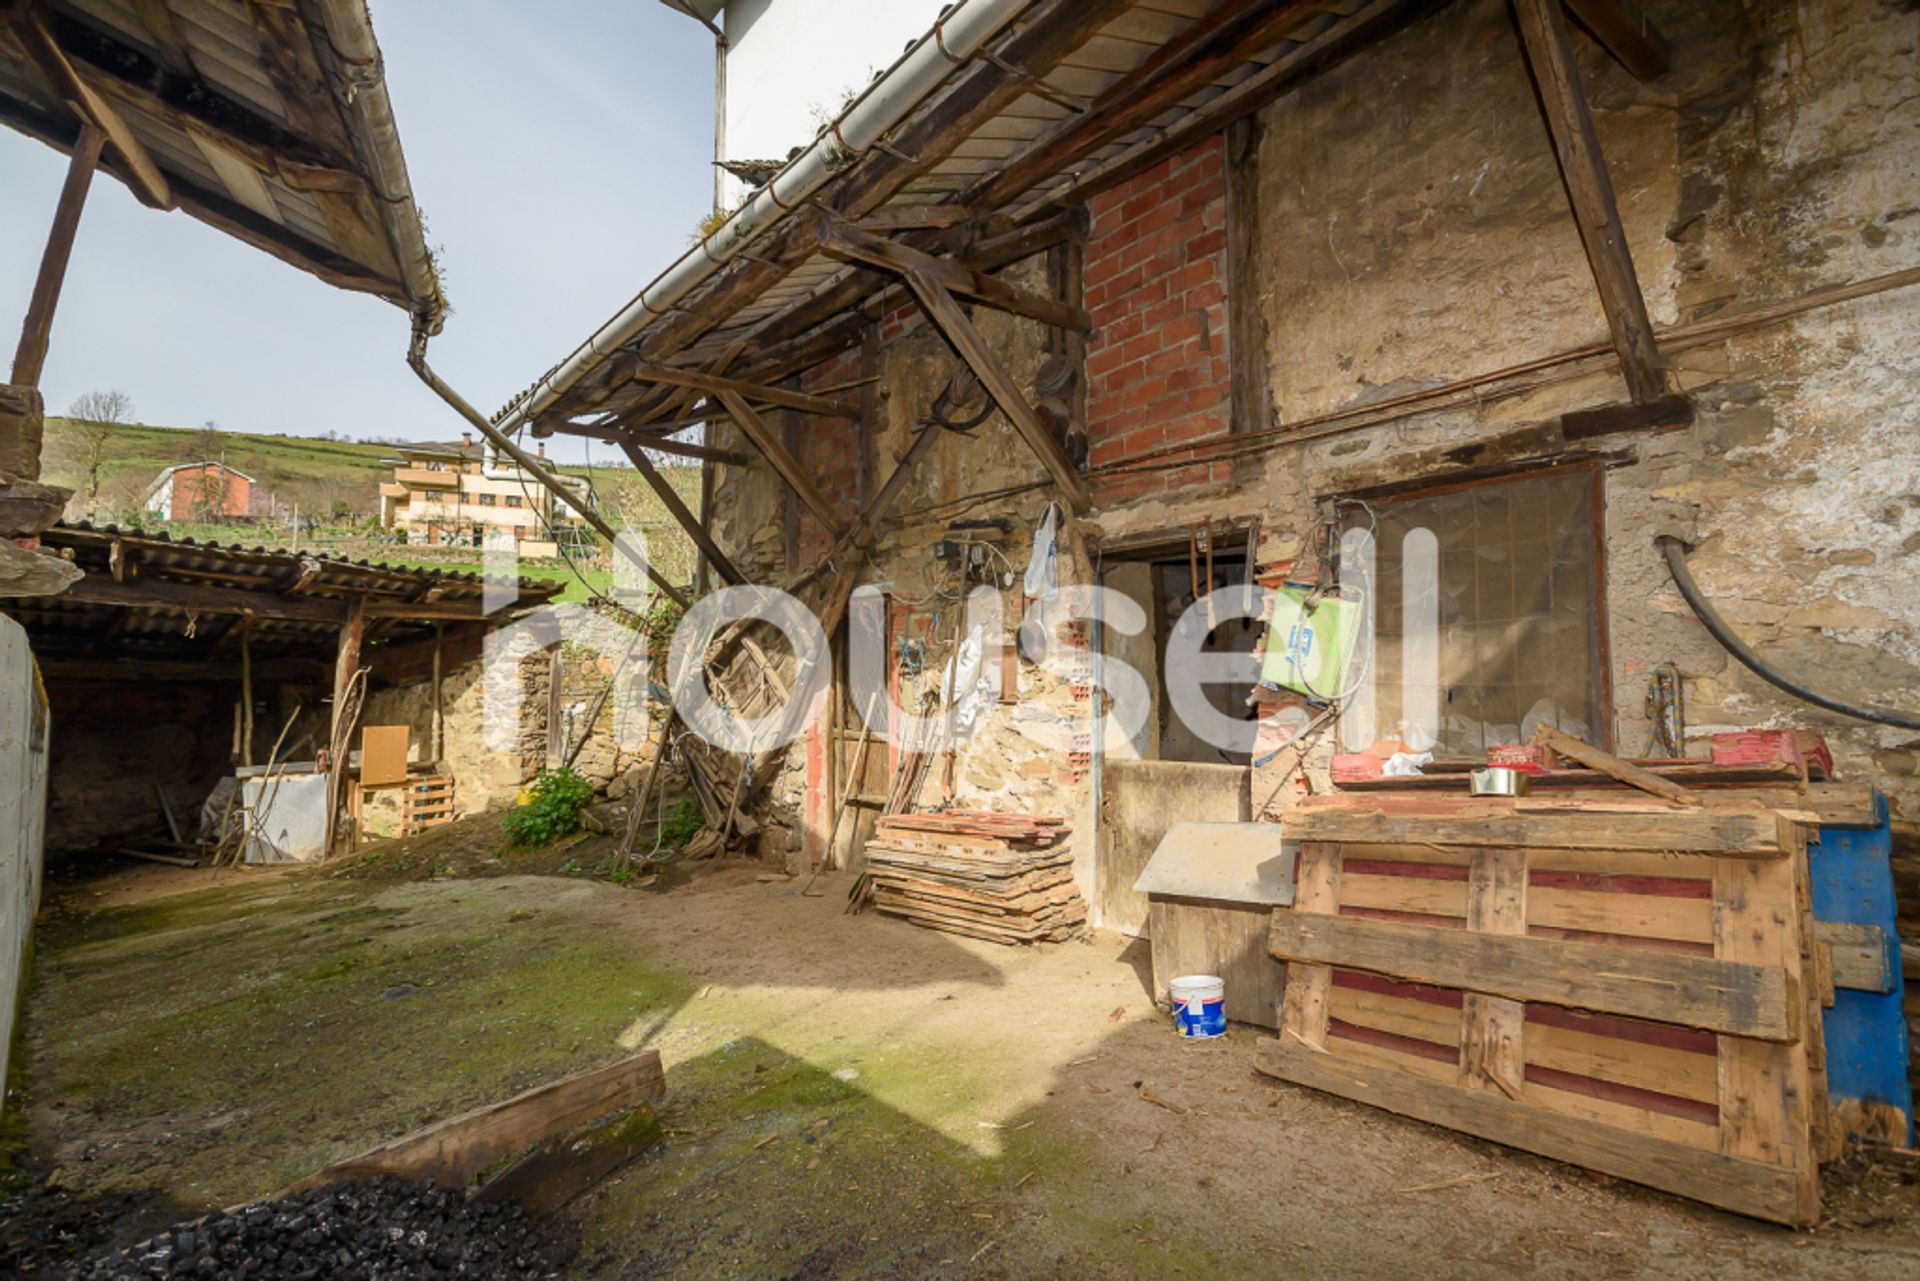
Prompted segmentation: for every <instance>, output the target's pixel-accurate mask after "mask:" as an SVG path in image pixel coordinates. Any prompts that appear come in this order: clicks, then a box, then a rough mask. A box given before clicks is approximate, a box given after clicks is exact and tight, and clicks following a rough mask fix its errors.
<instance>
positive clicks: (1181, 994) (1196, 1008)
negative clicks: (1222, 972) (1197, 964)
mask: <svg viewBox="0 0 1920 1281" xmlns="http://www.w3.org/2000/svg"><path fill="white" fill-rule="evenodd" d="M1167 996H1168V999H1169V1000H1170V1001H1171V1002H1172V1003H1173V1030H1174V1031H1176V1032H1178V1033H1179V1034H1180V1035H1181V1036H1183V1037H1187V1038H1189V1039H1191V1040H1195V1041H1207V1040H1211V1039H1213V1038H1214V1037H1216V1036H1225V1035H1226V1034H1227V985H1226V982H1225V981H1224V980H1222V979H1219V978H1216V977H1214V976H1213V975H1211V974H1189V975H1187V976H1186V977H1184V978H1177V979H1175V980H1174V981H1173V982H1172V983H1170V984H1168V986H1167Z"/></svg>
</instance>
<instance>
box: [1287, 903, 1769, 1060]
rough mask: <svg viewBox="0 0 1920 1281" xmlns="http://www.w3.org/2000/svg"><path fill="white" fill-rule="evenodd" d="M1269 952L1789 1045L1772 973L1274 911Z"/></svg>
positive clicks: (1700, 959) (1610, 949)
mask: <svg viewBox="0 0 1920 1281" xmlns="http://www.w3.org/2000/svg"><path fill="white" fill-rule="evenodd" d="M1268 947H1269V949H1270V950H1271V951H1272V953H1273V954H1274V955H1275V956H1277V957H1279V958H1281V959H1282V960H1286V961H1301V962H1305V963H1306V964H1308V965H1332V966H1340V967H1343V968H1348V969H1356V970H1365V971H1367V972H1368V973H1370V974H1384V975H1387V976H1389V977H1390V978H1396V979H1402V980H1405V981H1406V982H1409V983H1431V984H1434V985H1436V986H1439V987H1452V988H1460V989H1462V990H1464V991H1468V992H1484V993H1486V994H1487V995H1489V996H1498V997H1504V998H1506V999H1507V1000H1510V1001H1541V1002H1544V1003H1546V1004H1548V1005H1558V1006H1563V1007H1565V1008H1567V1009H1574V1010H1594V1011H1596V1012H1599V1013H1602V1014H1622V1015H1625V1016H1627V1017H1629V1018H1637V1019H1651V1020H1653V1021H1654V1022H1657V1023H1672V1024H1675V1025H1677V1026H1679V1027H1690V1028H1698V1029H1700V1030H1701V1031H1705V1032H1718V1033H1723V1034H1725V1035H1728V1036H1738V1037H1743V1038H1747V1039H1752V1040H1760V1041H1771V1042H1776V1043H1780V1044H1785V1043H1787V1042H1790V1041H1795V1040H1798V1039H1799V1036H1800V1027H1801V1019H1800V1012H1801V1001H1800V993H1799V992H1798V990H1797V989H1796V986H1795V984H1794V983H1793V981H1792V977H1791V976H1790V975H1789V974H1788V973H1787V972H1786V970H1784V969H1782V968H1781V967H1780V966H1778V965H1761V964H1754V963H1749V962H1744V961H1723V960H1719V959H1717V958H1715V957H1711V956H1694V955H1692V954H1690V953H1685V952H1663V951H1655V950H1653V949H1651V948H1632V947H1621V946H1619V945H1618V944H1614V943H1585V942H1578V941H1575V940H1571V939H1549V938H1530V937H1527V936H1524V935H1507V934H1483V933H1479V932H1478V931H1475V930H1470V929H1468V930H1462V929H1453V928H1450V927H1448V926H1443V925H1409V924H1407V923H1406V922H1404V921H1376V920H1372V919H1369V918H1363V917H1355V916H1323V915H1321V914H1319V913H1317V912H1301V911H1278V912H1275V913H1274V914H1273V925H1272V929H1271V931H1270V933H1269V936H1268Z"/></svg>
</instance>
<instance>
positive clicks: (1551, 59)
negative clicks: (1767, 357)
mask: <svg viewBox="0 0 1920 1281" xmlns="http://www.w3.org/2000/svg"><path fill="white" fill-rule="evenodd" d="M1513 14H1514V21H1515V23H1516V24H1517V25H1518V26H1519V28H1520V41H1521V45H1522V47H1523V48H1524V50H1525V52H1526V59H1527V65H1528V66H1529V67H1530V68H1531V69H1532V71H1533V79H1534V84H1535V86H1536V87H1537V88H1538V89H1539V91H1540V108H1541V111H1542V112H1543V113H1544V114H1545V116H1546V119H1547V131H1548V133H1549V134H1551V135H1552V138H1553V147H1554V155H1555V156H1556V157H1557V158H1558V160H1559V162H1560V176H1561V178H1562V179H1563V180H1564V182H1565V183H1566V188H1567V200H1568V202H1569V203H1570V204H1571V205H1572V207H1573V220H1574V223H1575V225H1577V226H1578V227H1579V229H1580V242H1581V244H1583V245H1584V246H1585V247H1586V251H1587V265H1588V267H1589V268H1591V269H1592V271H1593V281H1594V284H1595V285H1596V286H1597V287H1598V289H1599V292H1600V304H1601V307H1602V308H1603V309H1604V310H1605V311H1606V314H1607V328H1608V330H1609V331H1610V332H1611V333H1612V335H1613V345H1614V350H1615V351H1616V352H1618V353H1619V356H1620V370H1621V373H1622V374H1624V375H1625V377H1626V380H1627V390H1628V392H1629V394H1631V395H1632V397H1633V399H1634V400H1635V401H1636V402H1645V401H1650V400H1658V399H1659V398H1660V397H1662V396H1664V395H1665V394H1666V391H1667V379H1666V374H1665V372H1664V370H1663V369H1662V368H1661V364H1660V350H1659V347H1658V346H1657V345H1656V344H1655V342H1654V339H1653V322H1652V320H1650V319H1649V318H1648V316H1647V302H1646V298H1645V296H1644V295H1642V294H1641V292H1640V278H1639V276H1638V275H1637V274H1636V273H1635V271H1634V267H1633V254H1632V253H1631V251H1630V250H1629V249H1628V246H1627V233H1626V230H1625V228H1623V227H1622V226H1621V223H1620V207H1619V204H1618V203H1617V202H1616V201H1615V199H1614V194H1613V180H1612V179H1611V178H1609V177H1608V176H1607V162H1606V157H1605V156H1604V155H1602V154H1601V151H1600V135H1599V134H1598V133H1597V132H1596V131H1595V129H1594V125H1593V111H1592V108H1591V107H1589V106H1588V104H1587V95H1586V91H1585V90H1584V89H1583V88H1582V87H1581V84H1580V69H1579V67H1578V65H1577V64H1576V63H1575V62H1574V60H1573V45H1572V41H1571V39H1570V37H1569V36H1568V34H1567V18H1566V14H1565V13H1564V12H1563V11H1562V10H1561V7H1560V0H1513Z"/></svg>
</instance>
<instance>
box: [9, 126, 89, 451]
mask: <svg viewBox="0 0 1920 1281" xmlns="http://www.w3.org/2000/svg"><path fill="white" fill-rule="evenodd" d="M106 141H107V136H106V134H105V133H103V132H101V131H100V130H99V129H96V128H95V127H94V126H92V125H82V126H81V127H80V138H79V141H77V142H75V143H74V144H73V154H72V155H71V156H70V157H68V160H67V180H66V182H65V183H64V184H62V186H61V188H60V202H59V203H58V204H57V205H55V206H54V212H53V227H52V228H51V229H50V230H49V231H48V232H47V244H46V248H45V249H43V250H42V251H41V254H40V273H39V274H38V275H37V276H35V277H34V280H33V294H32V296H31V297H30V298H29V299H28V302H27V319H26V322H25V323H24V324H23V325H22V326H21V328H20V343H19V346H17V347H16V348H15V349H14V353H13V377H12V381H13V382H14V383H15V384H16V385H18V386H22V387H38V386H39V385H40V373H41V371H42V370H43V369H44V368H45V367H46V363H47V343H48V340H49V338H50V337H51V335H52V333H53V316H54V312H55V311H56V310H58V309H59V306H60V288H61V286H62V285H63V284H65V283H66V279H67V263H68V262H69V261H70V260H71V259H72V257H73V241H74V237H75V236H76V235H77V234H78V233H79V230H80V213H81V211H82V210H83V209H85V208H86V205H87V190H88V188H89V187H91V186H92V185H93V170H94V166H95V165H97V164H99V163H100V149H101V148H102V147H103V146H104V145H105V144H106ZM36 474H37V473H36Z"/></svg>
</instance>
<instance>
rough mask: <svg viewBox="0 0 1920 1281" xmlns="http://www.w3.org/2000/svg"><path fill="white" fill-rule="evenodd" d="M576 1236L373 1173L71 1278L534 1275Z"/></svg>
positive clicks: (164, 1238)
mask: <svg viewBox="0 0 1920 1281" xmlns="http://www.w3.org/2000/svg"><path fill="white" fill-rule="evenodd" d="M577 1244H578V1243H577V1241H576V1240H575V1238H574V1235H573V1233H572V1231H571V1229H570V1227H569V1225H567V1224H565V1223H563V1222H561V1221H558V1220H555V1221H549V1222H544V1223H543V1222H537V1221H535V1220H532V1219H529V1218H528V1217H527V1216H526V1215H525V1214H523V1213H521V1211H520V1209H519V1208H518V1207H517V1206H500V1205H484V1204H479V1203H469V1202H468V1201H467V1199H466V1198H465V1197H464V1196H462V1195H460V1194H459V1193H457V1192H451V1191H448V1190H447V1189H445V1188H440V1187H436V1186H434V1185H433V1184H432V1183H409V1182H406V1181H404V1180H401V1179H392V1178H378V1179H373V1180H371V1181H368V1182H365V1183H344V1184H336V1185H335V1186H333V1187H327V1188H316V1189H314V1190H313V1191H310V1192H303V1193H300V1194H299V1195H297V1196H291V1197H287V1198H286V1199H284V1200H281V1201H275V1202H263V1203H261V1204H258V1205H250V1206H246V1207H244V1208H243V1209H240V1210H235V1211H232V1212H226V1211H222V1212H218V1213H215V1214H211V1215H208V1216H207V1217H206V1218H204V1219H201V1220H199V1221H197V1222H195V1223H187V1224H181V1225H179V1226H177V1227H175V1228H173V1229H172V1230H171V1231H168V1232H163V1233H161V1234H160V1235H159V1236H156V1237H154V1238H153V1239H152V1240H150V1241H147V1242H144V1243H142V1244H141V1245H138V1246H135V1247H131V1248H129V1249H125V1250H115V1251H112V1252H110V1253H103V1254H101V1255H99V1256H97V1257H94V1258H91V1259H88V1260H86V1261H85V1262H83V1263H81V1264H80V1265H79V1266H77V1267H76V1268H74V1270H73V1271H72V1272H70V1273H68V1276H69V1277H70V1278H71V1279H72V1281H165V1279H166V1278H174V1277H194V1278H201V1277H246V1278H261V1281H275V1279H278V1278H288V1279H292V1278H298V1279H299V1281H318V1279H319V1278H327V1281H388V1279H392V1281H400V1279H401V1278H405V1279H406V1281H413V1279H414V1278H421V1279H422V1281H432V1279H433V1278H442V1277H483V1278H489V1279H490V1281H491V1279H493V1278H499V1279H500V1281H535V1279H536V1278H544V1277H553V1276H558V1275H559V1273H560V1270H561V1269H562V1268H563V1267H564V1266H565V1265H566V1262H567V1260H568V1259H570V1258H571V1257H572V1256H573V1253H574V1251H575V1249H576V1248H577Z"/></svg>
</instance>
